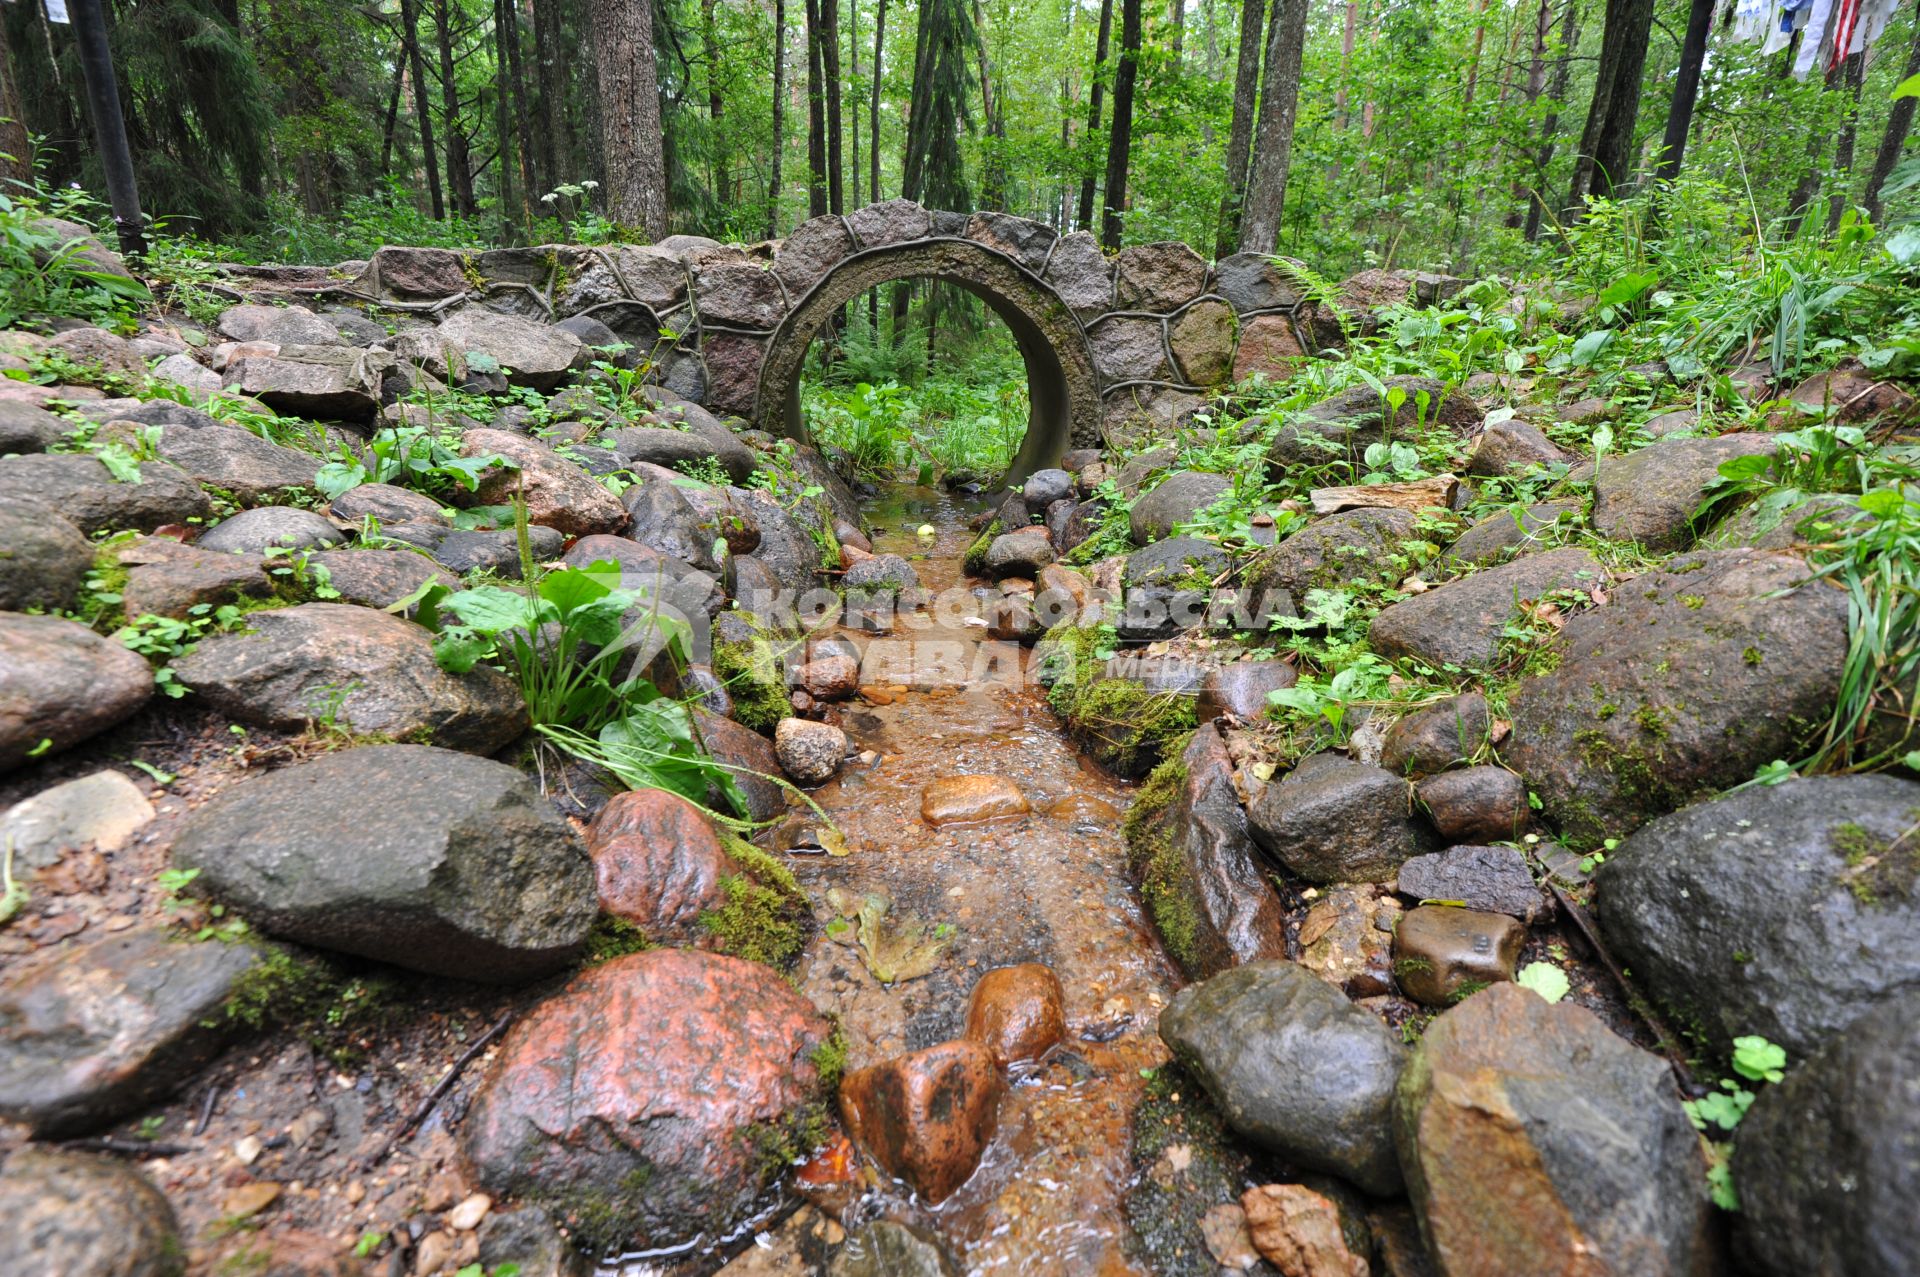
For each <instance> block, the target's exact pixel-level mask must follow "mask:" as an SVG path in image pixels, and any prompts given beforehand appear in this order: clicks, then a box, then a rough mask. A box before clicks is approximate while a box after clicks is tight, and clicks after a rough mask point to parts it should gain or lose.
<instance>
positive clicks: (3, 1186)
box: [0, 1145, 186, 1277]
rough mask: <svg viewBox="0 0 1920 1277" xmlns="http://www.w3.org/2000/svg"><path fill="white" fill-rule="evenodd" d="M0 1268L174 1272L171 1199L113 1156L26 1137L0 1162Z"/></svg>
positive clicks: (129, 1274)
mask: <svg viewBox="0 0 1920 1277" xmlns="http://www.w3.org/2000/svg"><path fill="white" fill-rule="evenodd" d="M0 1218H5V1219H6V1221H7V1227H6V1229H5V1231H4V1232H0V1271H4V1272H9V1273H19V1274H21V1275H22V1277H26V1275H27V1274H42V1273H44V1274H47V1275H48V1277H55V1275H59V1277H65V1275H67V1274H72V1275H73V1277H80V1274H83V1273H84V1274H85V1275H86V1277H182V1274H184V1273H185V1272H186V1250H185V1247H184V1246H183V1245H182V1243H181V1240H180V1227H179V1224H178V1222H177V1221H176V1220H175V1219H174V1215H173V1207H171V1206H169V1205H168V1204H167V1199H166V1198H165V1197H164V1196H162V1195H161V1193H160V1190H159V1189H157V1188H155V1187H154V1186H153V1185H152V1183H150V1182H149V1181H148V1180H147V1178H146V1176H144V1175H142V1174H141V1173H140V1172H139V1171H138V1170H137V1169H135V1168H134V1167H133V1166H130V1165H128V1164H127V1163H125V1162H122V1161H120V1160H118V1159H116V1158H112V1157H104V1156H95V1155H92V1154H88V1153H74V1152H69V1151H67V1150H65V1149H53V1148H37V1147H34V1146H32V1145H28V1146H27V1147H25V1148H20V1149H16V1150H14V1152H13V1153H11V1154H9V1155H8V1157H7V1160H6V1162H5V1164H4V1165H0Z"/></svg>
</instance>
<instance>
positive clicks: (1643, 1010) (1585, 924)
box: [1547, 875, 1698, 1099]
mask: <svg viewBox="0 0 1920 1277" xmlns="http://www.w3.org/2000/svg"><path fill="white" fill-rule="evenodd" d="M1547 890H1548V891H1551V892H1552V893H1553V898H1554V899H1555V900H1557V901H1559V902H1560V907H1561V908H1562V909H1564V910H1566V911H1567V917H1569V918H1571V919H1573V925H1574V926H1575V927H1577V928H1579V930H1580V934H1581V935H1582V936H1584V937H1586V941H1587V944H1588V945H1590V946H1592V948H1593V951H1594V953H1595V954H1596V955H1597V956H1598V957H1599V959H1600V964H1601V965H1602V966H1604V967H1605V968H1606V969H1607V974H1608V975H1611V976H1612V977H1613V981H1614V983H1615V984H1617V985H1619V986H1620V993H1621V995H1622V996H1623V997H1624V998H1625V999H1626V1002H1627V1006H1628V1008H1629V1009H1630V1010H1632V1012H1633V1013H1634V1014H1635V1015H1637V1016H1639V1017H1640V1020H1641V1022H1642V1023H1644V1024H1645V1025H1646V1026H1647V1028H1648V1029H1650V1030H1652V1032H1653V1036H1654V1039H1655V1041H1656V1042H1657V1044H1658V1045H1659V1047H1660V1054H1662V1055H1664V1056H1666V1057H1667V1064H1668V1065H1669V1066H1670V1067H1671V1068H1672V1069H1673V1076H1674V1078H1675V1079H1676V1080H1677V1081H1678V1082H1679V1083H1680V1093H1681V1096H1682V1098H1684V1099H1692V1098H1693V1097H1694V1095H1695V1093H1696V1092H1697V1091H1698V1087H1697V1086H1696V1085H1695V1084H1694V1080H1693V1070H1691V1069H1689V1068H1688V1067H1687V1061H1686V1057H1684V1056H1683V1055H1681V1054H1680V1048H1679V1047H1678V1046H1676V1045H1675V1044H1674V1037H1673V1034H1672V1033H1670V1032H1668V1030H1667V1026H1666V1024H1665V1022H1663V1021H1662V1020H1661V1019H1660V1017H1659V1016H1658V1015H1657V1014H1655V1012H1654V1010H1653V1008H1652V1007H1650V1006H1648V1005H1647V1003H1646V999H1644V998H1642V997H1640V996H1639V995H1638V994H1636V993H1635V992H1634V991H1633V986H1632V985H1630V984H1628V983H1627V973H1626V972H1625V971H1623V970H1621V969H1620V964H1619V963H1617V962H1615V961H1614V960H1613V955H1612V954H1611V953H1608V952H1607V946H1605V945H1604V944H1601V943H1600V933H1599V932H1598V931H1597V930H1595V929H1594V925H1593V919H1591V918H1589V917H1587V911H1586V910H1585V909H1583V908H1581V907H1580V906H1579V905H1578V904H1577V903H1575V901H1574V899H1573V897H1572V896H1570V895H1568V894H1567V893H1566V892H1565V891H1564V890H1562V889H1561V887H1560V884H1559V883H1557V882H1555V881H1554V880H1553V878H1552V876H1551V875H1549V876H1548V878H1547Z"/></svg>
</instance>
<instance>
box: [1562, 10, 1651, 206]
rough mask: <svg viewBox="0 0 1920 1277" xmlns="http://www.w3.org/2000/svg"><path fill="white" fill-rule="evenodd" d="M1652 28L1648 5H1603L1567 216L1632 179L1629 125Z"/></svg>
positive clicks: (1636, 108) (1636, 106)
mask: <svg viewBox="0 0 1920 1277" xmlns="http://www.w3.org/2000/svg"><path fill="white" fill-rule="evenodd" d="M1652 29H1653V0H1607V18H1606V27H1605V29H1604V30H1603V31H1602V33H1601V36H1600V64H1599V68H1598V70H1597V71H1596V72H1595V79H1594V87H1593V104H1592V106H1591V107H1590V108H1589V109H1588V111H1587V126H1586V128H1585V130H1584V131H1583V132H1582V133H1581V135H1580V154H1579V155H1578V157H1576V159H1575V161H1574V167H1573V185H1572V187H1571V188H1570V189H1569V191H1568V193H1567V215H1568V216H1569V217H1571V218H1576V219H1577V218H1579V217H1581V216H1582V215H1583V214H1584V212H1585V209H1586V198H1585V197H1586V196H1588V195H1598V196H1611V195H1612V194H1613V193H1614V191H1615V190H1616V189H1617V188H1619V187H1621V186H1624V185H1625V184H1626V182H1627V180H1628V178H1629V177H1630V176H1631V172H1630V170H1631V166H1632V163H1633V126H1634V121H1635V120H1636V119H1638V117H1639V114H1640V76H1641V72H1642V71H1643V70H1644V69H1645V68H1646V63H1647V37H1648V35H1649V34H1650V33H1651V31H1652Z"/></svg>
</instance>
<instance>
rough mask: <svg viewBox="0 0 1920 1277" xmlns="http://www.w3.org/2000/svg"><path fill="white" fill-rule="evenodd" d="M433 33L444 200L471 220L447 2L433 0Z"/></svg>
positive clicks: (470, 183) (469, 181) (468, 172)
mask: <svg viewBox="0 0 1920 1277" xmlns="http://www.w3.org/2000/svg"><path fill="white" fill-rule="evenodd" d="M433 30H434V36H435V42H436V43H437V44H438V45H439V47H440V123H441V126H442V127H443V128H444V129H445V130H446V134H447V136H446V148H447V197H448V199H450V200H451V201H452V203H453V210H454V212H456V213H461V214H464V215H467V216H472V214H473V212H474V209H475V203H474V198H473V168H472V166H471V155H470V148H469V145H468V142H467V131H466V130H465V129H464V128H462V127H461V125H460V82H459V81H458V80H456V79H455V78H454V73H453V19H452V15H450V14H449V13H448V12H447V0H434V4H433Z"/></svg>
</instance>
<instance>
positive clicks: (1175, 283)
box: [1113, 240, 1207, 313]
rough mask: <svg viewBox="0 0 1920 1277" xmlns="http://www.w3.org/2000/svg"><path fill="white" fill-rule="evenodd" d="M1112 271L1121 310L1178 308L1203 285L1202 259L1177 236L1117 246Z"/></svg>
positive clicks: (1205, 278)
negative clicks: (1169, 238)
mask: <svg viewBox="0 0 1920 1277" xmlns="http://www.w3.org/2000/svg"><path fill="white" fill-rule="evenodd" d="M1113 273H1114V292H1115V296H1116V300H1117V301H1118V303H1119V307H1120V309H1121V310H1153V311H1160V312H1162V313H1165V312H1167V311H1173V310H1178V309H1179V308H1180V307H1182V306H1184V305H1186V304H1187V303H1188V302H1190V301H1192V300H1193V299H1194V298H1196V297H1198V296H1199V295H1200V294H1201V293H1202V292H1204V291H1205V290H1206V286H1207V263H1206V261H1205V259H1203V258H1202V257H1201V256H1200V254H1198V253H1196V252H1194V251H1193V250H1192V249H1191V248H1189V247H1187V246H1186V245H1185V244H1182V243H1180V242H1178V241H1177V240H1163V241H1161V242H1160V243H1157V244H1135V245H1134V246H1133V247H1131V248H1123V249H1121V250H1120V251H1119V252H1118V253H1116V254H1114V258H1113Z"/></svg>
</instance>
